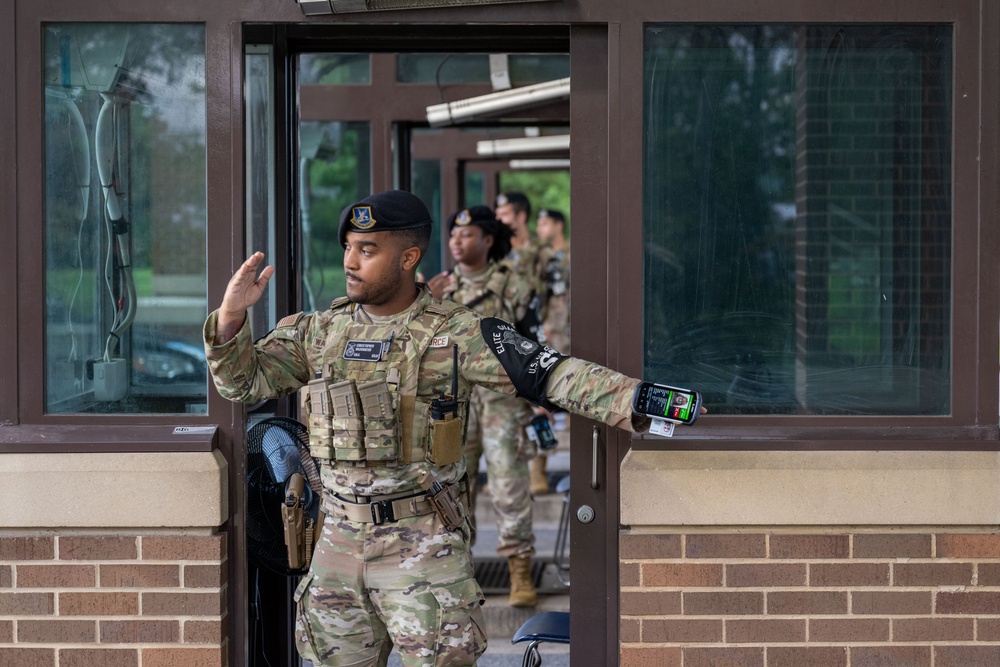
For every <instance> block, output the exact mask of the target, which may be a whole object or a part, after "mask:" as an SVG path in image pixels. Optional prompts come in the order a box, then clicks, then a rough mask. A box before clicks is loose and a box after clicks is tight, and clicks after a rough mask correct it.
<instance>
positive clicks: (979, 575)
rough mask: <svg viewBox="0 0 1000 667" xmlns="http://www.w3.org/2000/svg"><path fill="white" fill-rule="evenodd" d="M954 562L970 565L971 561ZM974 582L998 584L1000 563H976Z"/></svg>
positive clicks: (982, 584)
mask: <svg viewBox="0 0 1000 667" xmlns="http://www.w3.org/2000/svg"><path fill="white" fill-rule="evenodd" d="M955 564H956V565H959V564H960V565H969V566H971V565H972V564H971V563H955ZM976 582H977V583H978V584H979V585H980V586H1000V563H977V564H976Z"/></svg>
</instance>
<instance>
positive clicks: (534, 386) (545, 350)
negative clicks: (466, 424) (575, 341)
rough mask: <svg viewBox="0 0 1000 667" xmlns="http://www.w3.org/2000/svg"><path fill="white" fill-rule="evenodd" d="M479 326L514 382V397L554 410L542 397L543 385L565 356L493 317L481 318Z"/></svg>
mask: <svg viewBox="0 0 1000 667" xmlns="http://www.w3.org/2000/svg"><path fill="white" fill-rule="evenodd" d="M479 327H480V330H481V331H482V333H483V339H484V340H485V341H486V344H487V346H488V347H489V348H490V350H492V351H493V354H495V355H496V356H497V359H499V360H500V364H501V365H502V366H503V368H504V370H505V371H507V376H508V377H510V380H511V382H513V383H514V388H515V389H517V394H518V396H522V397H524V398H526V399H528V400H529V401H531V402H532V403H536V404H538V405H541V406H542V407H544V408H546V409H549V410H551V409H554V408H555V407H556V406H555V405H553V404H551V403H549V401H548V399H547V398H546V396H545V385H546V384H547V383H548V379H549V375H550V374H551V373H552V370H553V369H554V368H555V367H556V366H558V365H559V362H561V361H563V360H564V359H566V358H567V357H566V355H564V354H560V353H559V352H556V351H555V350H553V349H552V348H551V347H546V346H545V345H539V344H538V343H536V342H535V341H533V340H531V339H529V338H525V337H524V336H522V335H521V334H519V333H518V332H517V330H516V329H514V327H512V326H511V325H510V324H508V323H507V322H504V321H503V320H501V319H497V318H496V317H484V318H483V319H482V321H481V322H480V324H479Z"/></svg>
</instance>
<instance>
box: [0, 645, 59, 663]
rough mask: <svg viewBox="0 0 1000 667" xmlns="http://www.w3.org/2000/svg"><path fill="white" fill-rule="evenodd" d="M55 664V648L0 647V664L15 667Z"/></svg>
mask: <svg viewBox="0 0 1000 667" xmlns="http://www.w3.org/2000/svg"><path fill="white" fill-rule="evenodd" d="M55 664H56V652H55V649H51V648H3V647H0V665H12V666H13V665H17V667H54V665H55Z"/></svg>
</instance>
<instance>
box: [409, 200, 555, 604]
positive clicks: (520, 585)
mask: <svg viewBox="0 0 1000 667" xmlns="http://www.w3.org/2000/svg"><path fill="white" fill-rule="evenodd" d="M448 231H449V234H450V238H449V242H448V246H449V248H450V249H451V255H452V257H453V258H454V259H455V262H456V265H455V269H454V270H453V271H452V272H451V273H450V274H448V273H442V274H439V275H437V276H435V277H434V278H432V279H431V281H430V283H429V286H430V288H431V292H432V293H433V294H434V296H435V297H438V298H441V299H446V300H449V301H455V302H457V303H461V304H462V305H464V306H466V307H468V308H471V309H473V310H474V311H476V312H477V313H478V314H480V315H482V316H483V317H498V318H500V319H502V320H505V321H507V322H512V323H515V326H516V325H517V323H520V322H524V321H525V320H526V316H528V315H529V309H530V307H531V301H532V296H533V289H532V286H531V284H530V283H529V282H528V281H527V280H526V279H524V278H523V277H521V276H520V275H518V274H517V273H515V272H514V271H513V270H512V267H511V266H510V265H509V264H508V263H506V262H505V261H503V259H504V257H506V256H507V254H508V253H509V252H510V239H511V235H512V231H511V229H510V228H509V227H507V226H506V225H504V224H503V223H501V222H500V221H499V220H497V219H496V217H495V216H494V215H493V211H491V210H490V209H489V208H488V207H486V206H474V207H472V208H469V209H463V210H461V211H458V212H457V213H455V214H454V215H452V216H451V218H450V219H449V221H448ZM527 319H531V318H527ZM519 328H520V327H519ZM531 417H532V409H531V407H530V405H529V403H528V402H527V401H525V400H524V399H522V398H517V397H516V396H505V395H504V394H498V393H496V392H493V391H490V390H488V389H485V388H483V387H476V388H475V389H474V390H473V392H472V399H471V401H470V403H469V421H468V427H467V431H466V439H465V447H464V453H465V463H466V466H467V467H468V470H469V476H470V478H471V479H472V480H473V484H472V487H471V488H472V511H471V512H470V515H471V517H472V518H473V519H474V517H475V506H476V495H477V494H476V485H475V483H474V480H475V476H476V473H477V471H478V470H479V461H480V458H481V457H482V456H483V455H484V454H485V456H486V475H487V478H488V479H489V488H490V499H491V500H492V502H493V509H494V510H495V512H496V516H497V531H498V533H499V539H498V541H497V553H498V554H499V555H500V556H502V557H506V558H507V562H508V564H509V568H510V604H511V605H512V606H515V607H531V606H534V605H535V603H536V602H537V593H536V591H535V586H534V582H533V581H532V577H531V557H532V556H533V555H534V553H535V535H534V533H533V532H532V528H531V490H530V480H529V476H528V460H529V459H530V458H531V456H532V454H533V451H532V450H533V447H532V445H531V443H530V441H528V439H527V438H526V437H525V432H524V426H525V425H526V424H527V423H528V421H529V420H530V419H531ZM473 526H475V524H474V522H473Z"/></svg>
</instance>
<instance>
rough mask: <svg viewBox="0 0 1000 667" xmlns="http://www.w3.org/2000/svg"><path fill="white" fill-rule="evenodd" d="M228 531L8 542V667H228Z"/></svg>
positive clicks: (1, 641)
mask: <svg viewBox="0 0 1000 667" xmlns="http://www.w3.org/2000/svg"><path fill="white" fill-rule="evenodd" d="M226 609H227V606H226V541H225V536H224V535H223V534H214V535H208V534H201V535H191V534H144V535H122V534H115V535H95V534H93V533H91V534H86V535H55V536H44V537H39V536H22V535H14V536H0V665H3V666H4V667H90V666H95V667H98V666H99V667H139V666H140V665H141V667H224V666H225V665H226V664H227V642H226V636H227V628H226Z"/></svg>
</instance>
